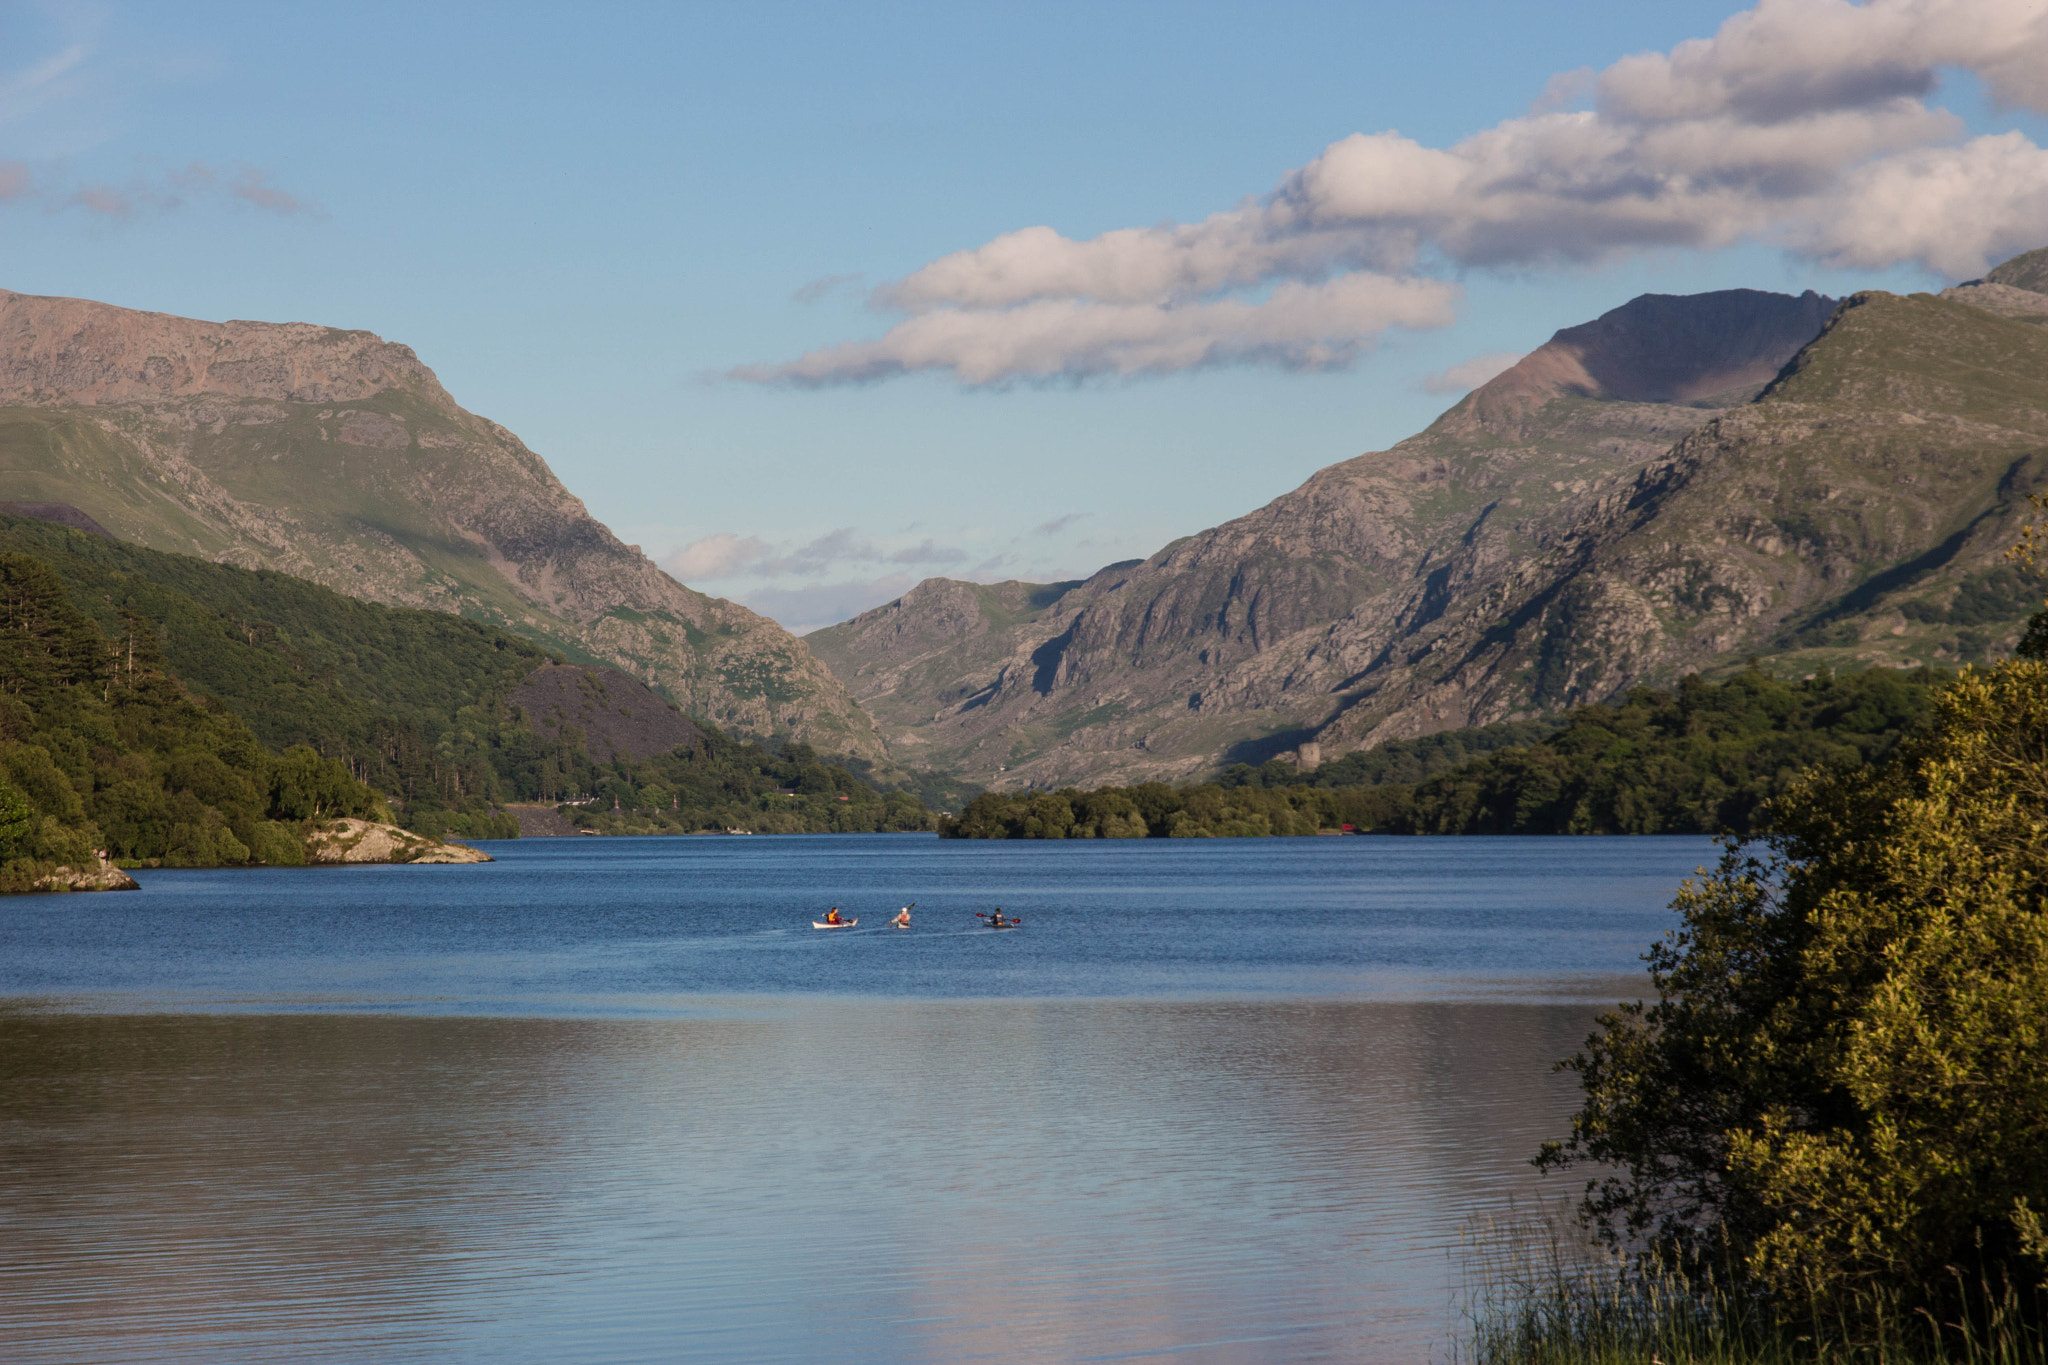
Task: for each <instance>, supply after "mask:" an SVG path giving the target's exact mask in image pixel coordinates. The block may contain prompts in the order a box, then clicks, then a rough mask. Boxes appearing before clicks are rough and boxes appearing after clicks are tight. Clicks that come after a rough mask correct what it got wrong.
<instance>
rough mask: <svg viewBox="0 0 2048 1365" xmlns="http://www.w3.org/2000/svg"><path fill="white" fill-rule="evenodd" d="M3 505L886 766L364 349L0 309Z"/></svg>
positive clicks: (32, 308) (731, 610)
mask: <svg viewBox="0 0 2048 1365" xmlns="http://www.w3.org/2000/svg"><path fill="white" fill-rule="evenodd" d="M0 497H6V498H13V499H20V500H23V501H32V502H63V503H67V504H70V505H72V506H73V507H75V508H79V509H83V513H84V514H85V515H86V516H87V517H88V518H89V520H91V521H92V522H93V523H94V524H95V525H98V526H103V527H104V528H105V529H107V530H109V531H111V532H112V533H113V534H114V535H117V536H119V537H120V538H122V539H124V540H129V541H133V542H136V543H138V544H142V545H147V546H149V547H151V548H153V549H160V550H174V551H178V552H180V553H185V554H194V555H199V556H201V557H204V558H208V559H213V560H216V561H220V562H223V563H233V564H239V565H242V566H244V567H249V568H270V569H277V570H280V571H282V572H285V573H289V574H293V575H296V576H298V577H301V578H308V579H311V580H313V581H314V582H317V583H320V584H322V585H324V586H326V587H329V588H334V589H337V590H339V591H341V592H344V593H348V594H349V595H351V596H355V597H361V598H365V599H368V600H371V601H377V602H386V603H392V604H396V605H401V606H413V607H431V608H435V609H438V610H442V611H450V612H456V613H459V614H461V615H464V616H471V617H476V618H478V619H481V620H486V621H490V622H492V623H493V624H497V625H501V626H504V627H506V628H508V629H511V630H514V631H517V632H519V633H521V634H524V635H527V636H529V637H531V638H534V639H537V640H540V641H542V642H543V643H547V644H550V645H553V646H555V647H558V648H561V649H563V650H564V651H565V652H567V653H569V654H570V655H572V656H576V657H582V658H592V659H597V660H602V661H604V662H608V663H611V664H614V665H616V666H617V667H619V668H621V669H623V670H625V671H626V672H628V673H630V674H632V675H633V676H634V677H636V678H639V679H641V680H642V681H644V682H646V683H649V684H652V685H654V686H656V687H659V688H661V689H662V690H664V691H665V692H666V693H667V694H668V695H669V696H670V697H671V698H672V699H673V700H674V701H676V702H677V703H678V704H680V705H681V706H683V707H684V708H685V709H687V710H690V711H692V712H695V713H697V714H700V715H703V716H705V717H706V718H708V719H710V720H712V721H715V722H717V723H718V724H721V725H725V726H729V727H731V728H733V729H736V730H738V731H740V732H742V733H745V734H748V735H753V736H759V737H769V736H778V735H788V736H794V737H797V738H801V739H804V740H806V741H807V742H809V743H812V744H814V745H815V746H817V747H818V748H820V749H821V750H823V751H825V752H828V753H850V754H855V755H859V756H863V757H867V758H870V759H876V758H879V757H881V747H880V744H879V741H878V739H877V737H876V735H875V733H874V729H873V725H872V723H871V722H870V721H869V719H868V717H867V716H866V714H865V713H864V712H862V711H861V709H860V708H859V707H858V706H857V705H855V704H854V703H853V701H852V700H851V699H850V698H849V697H848V696H847V694H846V691H845V689H844V688H843V687H842V686H841V685H840V684H839V682H838V681H837V680H836V679H834V678H833V677H832V675H831V674H830V673H829V672H828V671H827V670H826V669H825V668H824V667H822V666H821V665H820V664H819V663H818V662H817V661H816V660H815V659H813V658H812V657H811V656H810V654H809V652H808V651H807V650H806V649H805V648H804V646H803V645H802V644H801V643H800V642H799V641H797V640H796V639H795V638H793V637H792V636H790V635H789V634H788V633H787V632H786V631H784V630H783V629H782V628H781V627H779V626H777V625H776V624H775V623H774V622H772V621H769V620H766V619H765V618H763V617H760V616H756V615H755V614H754V613H752V612H750V611H748V610H746V609H745V608H743V607H740V606H737V605H735V604H733V603H731V602H726V601H722V600H720V599H716V598H711V597H706V596H704V595H703V594H701V593H697V592H693V591H691V590H690V589H689V588H686V587H684V586H683V585H682V584H680V583H677V582H676V581H675V580H673V579H671V578H670V577H668V575H666V574H664V573H663V572H661V570H659V569H658V568H656V567H655V566H654V565H653V563H651V562H650V561H649V560H648V559H647V558H646V557H645V556H643V555H641V554H640V553H639V551H638V549H637V548H636V547H633V546H629V545H624V544H621V543H620V542H619V540H618V538H617V537H616V536H614V535H613V534H612V533H611V532H610V531H609V530H607V529H606V528H605V527H604V526H603V525H602V524H600V523H599V522H598V521H597V520H595V519H594V518H593V517H591V515H590V514H589V512H588V511H587V510H586V509H585V508H584V506H583V504H582V503H581V502H580V501H578V500H577V499H576V498H574V497H573V496H571V495H570V494H569V492H568V491H567V490H566V489H565V488H563V487H562V485H561V483H560V482H559V481H558V480H557V479H556V478H555V476H554V474H553V473H552V471H550V470H549V469H548V467H547V465H546V463H545V462H544V461H542V460H541V458H540V457H539V456H538V455H536V454H534V453H533V452H532V451H530V450H528V449H527V448H526V447H525V446H524V445H523V444H522V443H521V442H520V441H519V439H518V438H517V437H515V436H514V435H513V434H512V433H511V432H509V431H507V430H505V429H504V428H503V427H501V426H498V425H497V424H496V423H493V422H490V421H487V420H485V419H483V418H481V417H478V416H476V415H475V414H473V413H470V412H467V411H465V410H464V409H463V408H461V407H460V406H458V405H457V404H456V402H455V400H454V399H453V398H451V397H450V396H449V395H448V393H447V392H446V391H445V390H444V389H443V388H442V387H441V385H440V382H439V381H438V380H437V379H436V378H435V377H434V374H433V371H431V370H429V369H428V368H427V367H426V366H425V365H423V364H421V363H420V360H419V358H418V357H417V356H416V355H414V354H413V352H412V351H411V350H410V349H409V348H407V347H405V346H400V345H395V344H393V343H390V342H386V341H382V340H380V339H379V338H377V337H375V336H372V335H371V334H370V333H368V332H351V331H341V330H338V329H335V328H328V327H316V326H312V325H309V324H305V323H286V324H276V323H260V322H227V323H214V322H199V321H195V320H193V319H189V318H178V317H171V316H168V315H165V314H161V313H143V312H134V311H131V310H128V309H122V308H114V307H110V306H108V305H105V304H99V303H91V302H87V301H85V300H80V299H57V298H37V297H32V296H28V295H22V294H11V293H5V292H0Z"/></svg>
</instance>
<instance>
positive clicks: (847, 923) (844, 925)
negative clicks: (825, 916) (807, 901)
mask: <svg viewBox="0 0 2048 1365" xmlns="http://www.w3.org/2000/svg"><path fill="white" fill-rule="evenodd" d="M859 923H860V921H859V920H858V919H843V920H841V921H839V923H837V924H827V923H825V921H823V920H821V919H814V920H812V921H811V927H812V928H813V929H851V928H852V927H853V926H854V925H856V924H859Z"/></svg>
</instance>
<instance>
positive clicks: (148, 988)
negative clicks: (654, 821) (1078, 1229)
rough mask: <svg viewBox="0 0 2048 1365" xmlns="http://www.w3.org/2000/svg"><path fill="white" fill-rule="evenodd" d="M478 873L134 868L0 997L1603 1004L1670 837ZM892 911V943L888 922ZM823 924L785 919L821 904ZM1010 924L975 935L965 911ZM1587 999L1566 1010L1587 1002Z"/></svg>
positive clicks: (922, 844)
mask: <svg viewBox="0 0 2048 1365" xmlns="http://www.w3.org/2000/svg"><path fill="white" fill-rule="evenodd" d="M480 846H481V847H484V848H486V849H488V850H489V851H490V852H491V853H492V854H493V856H494V857H496V858H498V859H499V860H500V861H498V862H496V863H493V864H489V865H485V866H480V867H417V868H415V867H359V868H334V869H315V870H310V871H303V870H276V871H266V870H258V871H224V872H148V873H144V874H143V877H142V880H143V883H144V887H143V890H142V891H141V892H139V893H135V892H130V893H125V894H120V895H100V896H93V897H78V898H61V897H60V898H40V899H37V898H17V899H15V900H13V901H9V902H6V903H5V905H4V908H0V995H13V996H24V995H49V996H53V997H60V998H66V999H71V1000H74V1001H77V1002H80V1003H84V1002H87V1001H92V1002H96V1003H101V1004H107V1003H112V1004H117V1005H120V1006H121V1007H124V1008H136V1007H139V1006H162V1007H178V1008H191V1007H206V1008H244V1009H247V1008H260V1009H302V1008H349V1009H362V1008H373V1009H405V1010H412V1011H416V1012H428V1013H450V1014H475V1013H481V1014H593V1013H595V1014H637V1013H644V1012H647V1011H655V1012H659V1011H662V1010H667V1009H691V1008H695V1007H697V1006H698V1005H699V1004H700V1003H701V1002H700V1001H697V1000H694V999H692V998H691V997H699V996H706V995H732V994H758V993H768V994H782V993H803V994H841V995H869V996H890V997H947V996H1008V997H1023V996H1102V997H1142V996H1209V995H1230V994H1240V993H1249V994H1259V995H1292V996H1334V997H1349V998H1375V999H1417V1000H1442V999H1460V998H1471V997H1474V996H1480V997H1499V996H1503V995H1505V996H1506V997H1511V998H1535V997H1541V998H1546V999H1554V998H1557V997H1558V996H1559V994H1560V993H1565V994H1571V993H1574V992H1576V993H1578V994H1580V995H1581V996H1585V998H1593V999H1602V998H1606V997H1607V996H1608V995H1609V994H1610V993H1611V990H1612V989H1613V987H1614V983H1615V979H1616V978H1618V977H1621V976H1625V975H1632V974H1634V973H1636V972H1637V971H1638V970H1639V969H1640V962H1639V960H1638V959H1639V957H1640V955H1641V953H1642V951H1643V949H1644V947H1645V946H1646V945H1647V944H1648V943H1649V942H1650V941H1651V940H1653V939H1654V938H1656V937H1657V936H1658V934H1660V933H1661V932H1662V931H1663V930H1664V929H1665V928H1666V927H1667V924H1668V913H1667V911H1666V910H1665V905H1666V904H1667V902H1668V901H1669V898H1670V894H1671V891H1672V890H1673V888H1674V887H1675V886H1676V884H1677V883H1678V881H1679V880H1680V879H1681V878H1682V877H1684V876H1686V875H1688V874H1690V873H1691V872H1692V871H1693V870H1694V868H1696V867H1698V866H1699V865H1701V864H1702V863H1705V862H1709V861H1711V859H1712V856H1713V852H1714V850H1713V846H1712V844H1711V842H1710V841H1708V840H1705V839H1696V838H1672V839H1573V840H1545V839H1515V838H1502V839H1457V840H1426V839H1383V838H1344V839H1332V838H1322V839H1264V840H1235V839H1227V840H1226V839H1219V840H1171V841H1152V840H1142V841H1141V840H1124V841H1105V842H1092V841H1082V842H1064V843H1041V842H1016V843H986V842H978V841H977V842H970V841H957V842H955V841H941V840H938V839H934V838H931V837H929V836H919V835H868V836H858V835H818V836H810V837H792V838H770V837H751V838H672V839H589V838H586V839H575V840H570V839H535V840H523V841H507V842H498V843H486V844H483V845H480ZM910 902H915V903H916V907H917V908H916V909H915V910H914V911H913V912H912V921H913V925H912V928H911V929H910V930H908V931H901V930H892V929H890V928H888V920H889V918H890V917H891V916H892V915H894V914H895V912H896V910H897V909H898V907H900V906H902V905H904V904H906V903H910ZM833 905H837V906H839V907H840V908H841V912H842V914H844V915H846V916H848V917H858V918H859V920H860V924H859V926H858V927H857V928H854V929H851V930H834V931H830V932H820V931H817V930H814V929H812V928H811V923H812V921H813V920H814V919H818V918H822V917H823V915H824V913H825V911H826V909H827V908H828V907H829V906H833ZM994 907H1001V908H1002V910H1003V912H1004V913H1005V914H1006V915H1010V916H1015V917H1017V918H1020V919H1021V920H1022V921H1023V928H1022V929H1020V930H1018V931H1016V932H1008V933H991V932H990V931H988V930H987V929H985V928H983V927H982V926H981V922H980V921H979V920H977V919H976V918H975V912H977V911H987V910H989V909H991V908H994ZM1587 992H1591V994H1590V995H1589V996H1588V995H1586V993H1587Z"/></svg>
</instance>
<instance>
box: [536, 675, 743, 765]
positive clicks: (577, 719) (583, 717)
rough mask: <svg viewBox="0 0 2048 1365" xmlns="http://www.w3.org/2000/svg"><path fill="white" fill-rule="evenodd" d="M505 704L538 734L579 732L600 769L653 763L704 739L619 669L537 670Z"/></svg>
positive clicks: (555, 736)
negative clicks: (617, 763)
mask: <svg viewBox="0 0 2048 1365" xmlns="http://www.w3.org/2000/svg"><path fill="white" fill-rule="evenodd" d="M505 700H506V702H507V703H508V704H510V705H512V706H516V707H518V708H519V709H520V710H521V711H523V712H525V713H526V718H527V723H528V724H530V725H532V726H533V729H534V732H535V733H536V734H539V735H545V736H546V737H547V738H549V739H561V738H562V737H563V736H562V731H563V729H564V727H567V726H573V727H575V730H576V732H578V733H580V734H581V735H582V737H583V744H584V748H585V750H586V751H587V752H588V753H589V754H590V756H591V757H592V758H594V759H596V760H597V761H598V762H599V763H609V762H611V761H612V760H613V759H615V758H628V759H640V758H652V757H653V756H654V755H656V754H665V753H668V752H670V751H671V750H673V749H676V748H678V747H680V746H682V745H686V744H699V743H702V742H703V739H704V732H703V731H702V730H700V729H698V728H697V727H696V726H694V725H692V724H690V722H689V720H688V719H686V718H685V717H684V716H683V714H682V713H681V712H680V711H678V710H677V709H676V707H675V706H674V705H673V704H672V703H670V702H667V701H665V700H663V699H662V697H661V695H660V694H659V693H657V692H655V691H654V689H652V688H650V687H648V686H647V685H646V684H645V683H643V682H641V681H640V680H639V679H637V678H634V677H631V676H629V675H627V674H625V673H621V672H620V671H619V670H618V669H616V668H582V667H579V666H577V665H575V664H560V665H554V664H551V665H548V666H547V667H544V668H539V669H536V670H535V671H534V672H533V673H532V674H530V675H529V676H528V677H527V678H526V680H525V681H524V682H522V683H520V684H519V686H517V687H515V688H513V689H512V692H511V693H510V695H508V696H507V697H506V699H505Z"/></svg>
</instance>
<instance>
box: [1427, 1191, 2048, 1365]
mask: <svg viewBox="0 0 2048 1365" xmlns="http://www.w3.org/2000/svg"><path fill="white" fill-rule="evenodd" d="M1463 1252H1464V1261H1465V1281H1466V1290H1465V1304H1464V1310H1463V1312H1464V1318H1465V1330H1464V1331H1463V1332H1462V1333H1461V1337H1460V1340H1459V1342H1458V1343H1457V1348H1456V1350H1455V1353H1454V1359H1456V1360H1457V1361H1459V1362H1460V1363H1461V1365H1932V1363H1933V1362H1944V1365H2048V1337H2044V1335H2043V1331H2042V1328H2041V1327H2040V1326H2039V1324H2040V1323H2041V1322H2042V1321H2043V1320H2044V1319H2043V1315H2042V1312H2041V1311H2040V1310H2041V1309H2042V1308H2044V1307H2048V1304H2043V1303H2039V1302H2037V1303H2035V1304H2034V1305H2033V1308H2034V1310H2035V1311H2034V1312H2032V1313H2029V1312H2027V1311H2026V1307H2027V1305H2026V1304H2025V1303H2024V1302H2023V1297H2024V1296H2023V1295H2022V1294H2021V1293H2020V1292H2019V1291H2017V1290H2015V1289H2014V1288H2013V1287H2012V1286H2010V1285H2005V1286H2003V1287H2001V1288H1997V1289H1994V1287H1993V1286H1991V1285H1989V1284H1980V1285H1978V1286H1977V1291H1978V1292H1977V1293H1976V1294H1975V1295H1973V1296H1969V1295H1966V1296H1959V1297H1974V1299H1975V1300H1976V1301H1977V1302H1979V1303H1984V1304H1988V1305H1990V1307H1989V1309H1988V1311H1986V1312H1984V1313H1982V1314H1980V1315H1979V1316H1978V1319H1977V1320H1971V1319H1970V1318H1968V1317H1963V1318H1961V1319H1960V1320H1957V1321H1947V1322H1944V1321H1938V1320H1937V1319H1935V1318H1934V1317H1932V1316H1930V1315H1928V1314H1926V1313H1924V1312H1905V1311H1901V1310H1899V1309H1898V1308H1896V1307H1895V1306H1892V1305H1888V1304H1876V1305H1873V1306H1872V1308H1871V1310H1870V1311H1868V1312H1867V1313H1866V1314H1865V1315H1864V1322H1863V1324H1861V1325H1851V1324H1849V1323H1835V1324H1824V1325H1822V1326H1821V1327H1820V1328H1819V1329H1818V1330H1799V1329H1795V1328H1793V1327H1792V1326H1790V1325H1788V1324H1786V1323H1784V1322H1782V1321H1779V1320H1778V1319H1776V1318H1775V1317H1774V1316H1773V1315H1772V1314H1771V1313H1770V1312H1769V1311H1768V1309H1767V1307H1766V1306H1765V1305H1764V1304H1763V1303H1761V1302H1760V1301H1759V1300H1757V1299H1755V1298H1753V1297H1749V1296H1745V1295H1742V1294H1739V1293H1736V1292H1733V1291H1731V1290H1730V1289H1728V1288H1727V1287H1726V1286H1725V1284H1724V1283H1723V1282H1721V1281H1719V1280H1716V1279H1714V1278H1711V1277H1708V1278H1702V1279H1694V1278H1692V1277H1689V1276H1687V1275H1685V1274H1683V1273H1681V1272H1679V1271H1676V1270H1671V1269H1664V1268H1659V1267H1656V1266H1655V1265H1646V1264H1644V1263H1642V1262H1631V1261H1628V1260H1625V1259H1624V1258H1622V1257H1620V1256H1617V1255H1614V1254H1613V1253H1610V1252H1607V1251H1605V1250H1603V1249H1600V1248H1598V1247H1595V1246H1593V1245H1591V1244H1590V1243H1589V1242H1587V1241H1586V1240H1585V1238H1584V1237H1583V1236H1582V1235H1581V1234H1579V1233H1578V1231H1577V1230H1576V1229H1575V1228H1572V1227H1570V1226H1568V1225H1567V1224H1566V1223H1565V1222H1564V1221H1563V1220H1561V1219H1559V1218H1557V1217H1556V1216H1554V1215H1552V1216H1543V1217H1536V1218H1523V1219H1518V1220H1513V1221H1508V1222H1500V1223H1487V1224H1483V1225H1477V1226H1475V1227H1474V1228H1473V1229H1471V1230H1469V1231H1468V1233H1467V1235H1466V1237H1465V1243H1464V1247H1463ZM1952 1273H1953V1274H1955V1275H1956V1277H1957V1280H1958V1288H1963V1287H1964V1282H1965V1281H1966V1280H1967V1278H1968V1277H1967V1276H1966V1275H1965V1274H1964V1272H1961V1271H1953V1272H1952Z"/></svg>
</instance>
